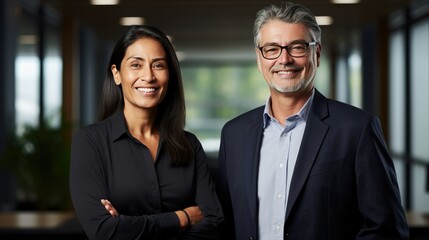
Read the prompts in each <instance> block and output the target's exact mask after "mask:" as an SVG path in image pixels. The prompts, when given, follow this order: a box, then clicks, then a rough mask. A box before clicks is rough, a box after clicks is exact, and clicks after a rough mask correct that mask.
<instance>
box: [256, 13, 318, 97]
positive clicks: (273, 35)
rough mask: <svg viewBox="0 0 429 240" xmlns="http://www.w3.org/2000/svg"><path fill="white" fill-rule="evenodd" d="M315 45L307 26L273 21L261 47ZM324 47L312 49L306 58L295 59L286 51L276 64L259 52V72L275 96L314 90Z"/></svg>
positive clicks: (266, 27) (263, 32)
mask: <svg viewBox="0 0 429 240" xmlns="http://www.w3.org/2000/svg"><path fill="white" fill-rule="evenodd" d="M312 41H314V40H313V38H312V36H311V34H310V31H309V29H308V27H306V26H305V25H304V24H293V23H285V22H283V21H280V20H270V21H268V22H267V23H266V24H265V25H263V27H262V28H261V30H260V37H259V47H263V46H267V45H278V46H287V45H289V44H290V43H294V42H307V43H308V42H312ZM320 51H321V47H320V44H317V45H315V46H309V47H308V49H307V54H306V55H305V56H303V57H292V56H290V55H289V54H288V52H287V51H286V49H283V50H282V52H281V55H280V56H279V57H278V58H276V59H273V60H268V59H265V58H264V57H263V56H262V53H261V51H260V50H259V49H256V56H257V63H258V69H259V71H260V72H261V73H262V76H263V77H264V79H265V81H266V82H267V84H268V86H269V87H270V91H271V93H272V94H273V93H283V94H295V93H297V94H299V93H302V92H306V91H308V90H309V89H311V88H312V87H313V80H314V76H315V75H316V68H317V67H319V59H320Z"/></svg>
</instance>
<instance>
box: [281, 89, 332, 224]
mask: <svg viewBox="0 0 429 240" xmlns="http://www.w3.org/2000/svg"><path fill="white" fill-rule="evenodd" d="M327 104H328V103H327V99H326V98H325V97H324V96H323V95H322V94H320V93H319V92H318V91H317V90H316V91H315V95H314V99H313V103H312V106H311V109H310V111H309V115H308V118H307V126H306V129H305V132H304V136H303V139H302V143H301V147H300V149H299V153H298V157H297V161H296V165H295V169H294V173H293V177H292V182H291V185H290V190H289V199H288V205H287V210H286V221H287V219H288V217H289V214H290V212H291V209H292V208H293V206H294V204H295V202H296V200H297V198H298V195H299V193H300V191H301V190H302V187H303V186H304V183H305V181H306V180H307V177H308V174H309V173H310V170H311V168H312V166H313V163H314V161H315V159H316V156H317V153H318V152H319V149H320V146H321V145H322V143H323V140H324V138H325V136H326V133H327V132H328V129H329V126H328V125H326V124H325V123H324V122H323V121H322V120H323V119H324V118H326V117H327V116H328V106H327Z"/></svg>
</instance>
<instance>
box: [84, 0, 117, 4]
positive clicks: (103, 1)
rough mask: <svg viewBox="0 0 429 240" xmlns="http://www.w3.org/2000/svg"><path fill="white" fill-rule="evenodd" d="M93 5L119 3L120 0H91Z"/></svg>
mask: <svg viewBox="0 0 429 240" xmlns="http://www.w3.org/2000/svg"><path fill="white" fill-rule="evenodd" d="M90 2H91V5H118V4H119V0H91V1H90Z"/></svg>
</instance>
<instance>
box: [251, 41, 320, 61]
mask: <svg viewBox="0 0 429 240" xmlns="http://www.w3.org/2000/svg"><path fill="white" fill-rule="evenodd" d="M293 44H304V45H305V53H304V55H302V56H293V55H292V54H290V53H289V49H288V47H289V46H290V45H293ZM317 44H319V43H318V42H317V41H313V42H292V43H290V44H288V45H286V46H280V45H277V44H269V45H265V46H262V47H259V46H258V47H257V48H258V49H259V51H260V52H261V55H262V57H263V58H265V59H267V60H274V59H277V58H279V57H280V56H281V55H282V52H283V49H286V52H287V54H289V56H291V57H294V58H301V57H305V56H306V55H307V52H308V51H307V50H308V49H309V47H310V46H316V45H317ZM268 46H272V47H280V53H279V55H278V56H277V57H274V58H267V57H265V55H264V52H263V51H262V49H263V48H264V47H268Z"/></svg>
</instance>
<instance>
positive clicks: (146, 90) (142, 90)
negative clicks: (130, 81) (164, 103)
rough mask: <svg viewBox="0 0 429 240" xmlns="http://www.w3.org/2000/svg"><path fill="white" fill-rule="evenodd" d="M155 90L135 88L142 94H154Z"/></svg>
mask: <svg viewBox="0 0 429 240" xmlns="http://www.w3.org/2000/svg"><path fill="white" fill-rule="evenodd" d="M155 90H156V89H155V88H137V91H139V92H144V93H151V92H155Z"/></svg>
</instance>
